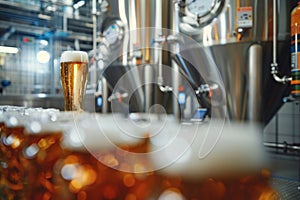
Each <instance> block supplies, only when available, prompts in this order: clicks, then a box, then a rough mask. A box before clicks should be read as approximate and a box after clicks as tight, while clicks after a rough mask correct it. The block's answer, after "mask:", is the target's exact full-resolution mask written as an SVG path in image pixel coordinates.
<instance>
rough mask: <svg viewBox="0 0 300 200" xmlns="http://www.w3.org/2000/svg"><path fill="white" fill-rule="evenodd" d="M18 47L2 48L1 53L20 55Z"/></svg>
mask: <svg viewBox="0 0 300 200" xmlns="http://www.w3.org/2000/svg"><path fill="white" fill-rule="evenodd" d="M18 52H19V49H18V48H17V47H8V46H0V53H18Z"/></svg>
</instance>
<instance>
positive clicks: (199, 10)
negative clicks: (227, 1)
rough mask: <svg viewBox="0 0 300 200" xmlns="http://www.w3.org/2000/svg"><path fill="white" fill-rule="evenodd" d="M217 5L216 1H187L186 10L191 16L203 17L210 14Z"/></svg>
mask: <svg viewBox="0 0 300 200" xmlns="http://www.w3.org/2000/svg"><path fill="white" fill-rule="evenodd" d="M215 4H216V0H187V1H186V5H187V7H186V9H187V10H188V12H190V13H191V14H193V15H195V16H198V17H201V16H204V15H206V14H208V13H209V12H210V11H211V10H212V9H213V7H214V5H215Z"/></svg>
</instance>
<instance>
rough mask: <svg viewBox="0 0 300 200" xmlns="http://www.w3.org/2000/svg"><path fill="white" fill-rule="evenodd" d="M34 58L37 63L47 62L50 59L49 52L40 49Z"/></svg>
mask: <svg viewBox="0 0 300 200" xmlns="http://www.w3.org/2000/svg"><path fill="white" fill-rule="evenodd" d="M36 58H37V60H38V61H39V63H47V62H49V60H50V54H49V52H48V51H45V50H42V51H39V52H38V53H37V55H36Z"/></svg>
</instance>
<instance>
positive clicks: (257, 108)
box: [247, 44, 263, 121]
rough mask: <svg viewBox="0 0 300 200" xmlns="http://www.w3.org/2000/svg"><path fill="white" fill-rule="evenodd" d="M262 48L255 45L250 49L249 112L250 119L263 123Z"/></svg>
mask: <svg viewBox="0 0 300 200" xmlns="http://www.w3.org/2000/svg"><path fill="white" fill-rule="evenodd" d="M262 63H263V61H262V46H261V45H259V44H253V45H251V47H250V48H249V61H248V73H249V101H248V105H247V107H248V110H250V111H251V112H247V114H248V119H249V120H251V121H261V113H262V112H261V102H262V97H261V96H262V90H261V88H262V87H261V85H262V80H261V79H262V77H261V69H262Z"/></svg>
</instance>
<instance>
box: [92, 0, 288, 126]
mask: <svg viewBox="0 0 300 200" xmlns="http://www.w3.org/2000/svg"><path fill="white" fill-rule="evenodd" d="M199 2H200V3H199ZM201 2H202V3H201ZM205 2H206V3H205ZM273 2H276V1H273V0H264V1H262V0H236V1H235V0H224V1H223V0H211V1H189V0H186V1H179V0H178V1H174V0H155V1H153V0H110V1H108V4H109V7H108V8H109V9H108V11H107V12H106V13H105V14H104V15H103V16H104V17H103V16H102V19H103V20H102V21H101V22H100V40H99V41H100V42H99V46H97V49H98V50H100V51H99V54H98V55H97V58H98V60H99V62H98V65H99V68H100V70H101V74H102V75H103V76H101V78H100V79H99V80H100V81H99V85H100V86H99V88H100V94H101V95H102V96H103V100H104V101H103V102H104V104H101V105H104V107H103V110H102V111H104V112H110V111H114V109H115V110H117V111H120V110H119V109H120V107H121V109H123V110H128V111H129V112H131V111H132V112H134V111H138V112H141V111H142V112H148V111H149V109H152V108H153V109H154V110H155V111H159V110H160V108H161V107H164V109H165V110H167V112H171V113H174V114H177V113H181V115H183V113H185V115H184V116H181V117H183V118H190V117H192V116H193V113H194V111H196V110H197V109H198V108H201V107H202V108H203V107H205V108H207V109H208V111H209V112H210V115H211V117H227V118H229V119H232V120H239V121H240V120H241V121H248V120H249V121H258V122H262V123H264V124H266V123H268V121H269V120H270V119H271V118H272V116H273V115H274V114H275V113H276V112H277V110H278V109H279V108H280V106H281V105H282V98H283V97H285V96H287V95H288V94H289V84H285V85H284V84H281V83H278V82H276V81H275V80H274V79H273V77H272V75H271V67H270V66H271V64H272V62H273V61H274V60H275V61H277V62H278V71H279V76H280V75H284V74H287V75H289V73H290V53H289V51H290V42H289V41H290V40H289V38H290V36H289V32H290V28H289V27H290V26H289V25H290V21H289V20H290V16H289V13H290V9H291V8H290V5H289V1H286V0H280V1H277V2H278V5H277V6H276V7H274V6H273ZM194 3H199V4H198V5H197V4H194ZM193 4H194V5H193ZM197 6H198V7H197ZM197 9H198V10H197ZM199 9H200V11H199ZM201 9H202V10H201ZM273 9H277V11H276V12H275V13H277V16H280V17H278V18H277V19H278V20H277V19H276V18H275V20H276V22H275V25H277V26H275V29H274V26H273V25H274V17H273ZM273 30H276V34H275V35H274V31H273ZM274 36H276V37H275V38H274ZM273 38H274V39H275V40H276V43H274V42H273ZM274 44H276V45H274ZM274 48H275V49H274ZM107 85H108V86H107ZM107 88H108V89H107ZM182 94H184V95H183V96H182ZM211 94H212V95H211ZM126 98H127V99H128V100H126ZM114 102H116V103H114ZM122 103H123V104H122ZM108 104H110V105H112V107H110V106H107V105H108ZM118 105H119V106H118ZM157 105H159V106H157ZM169 105H173V106H171V107H170V106H169ZM128 106H129V107H130V108H128Z"/></svg>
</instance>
